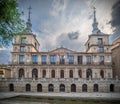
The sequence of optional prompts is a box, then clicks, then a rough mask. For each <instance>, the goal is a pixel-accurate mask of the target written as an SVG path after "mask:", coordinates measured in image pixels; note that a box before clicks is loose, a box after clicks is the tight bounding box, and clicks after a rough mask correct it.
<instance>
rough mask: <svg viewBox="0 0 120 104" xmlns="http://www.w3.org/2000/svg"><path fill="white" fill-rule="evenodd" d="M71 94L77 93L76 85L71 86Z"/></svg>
mask: <svg viewBox="0 0 120 104" xmlns="http://www.w3.org/2000/svg"><path fill="white" fill-rule="evenodd" d="M71 92H76V85H75V84H72V85H71Z"/></svg>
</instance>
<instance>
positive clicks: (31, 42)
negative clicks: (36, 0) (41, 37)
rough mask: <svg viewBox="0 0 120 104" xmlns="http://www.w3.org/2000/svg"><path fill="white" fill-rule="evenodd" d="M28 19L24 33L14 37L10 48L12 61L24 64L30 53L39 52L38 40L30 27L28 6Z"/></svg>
mask: <svg viewBox="0 0 120 104" xmlns="http://www.w3.org/2000/svg"><path fill="white" fill-rule="evenodd" d="M28 10H29V12H28V21H27V23H26V25H27V28H26V33H23V34H18V35H16V36H15V37H14V44H13V50H12V63H13V64H14V63H17V64H25V63H28V62H31V53H34V52H39V46H40V44H39V42H38V40H37V39H36V35H35V34H33V33H32V30H31V27H32V24H31V17H30V16H31V7H29V8H28Z"/></svg>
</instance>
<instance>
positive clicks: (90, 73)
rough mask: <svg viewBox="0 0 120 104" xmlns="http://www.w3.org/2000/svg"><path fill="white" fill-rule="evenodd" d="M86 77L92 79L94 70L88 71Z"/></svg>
mask: <svg viewBox="0 0 120 104" xmlns="http://www.w3.org/2000/svg"><path fill="white" fill-rule="evenodd" d="M86 77H87V79H89V78H92V70H91V69H87V71H86Z"/></svg>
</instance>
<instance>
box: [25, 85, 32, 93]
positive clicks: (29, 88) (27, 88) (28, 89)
mask: <svg viewBox="0 0 120 104" xmlns="http://www.w3.org/2000/svg"><path fill="white" fill-rule="evenodd" d="M26 91H27V92H29V91H31V86H30V84H26Z"/></svg>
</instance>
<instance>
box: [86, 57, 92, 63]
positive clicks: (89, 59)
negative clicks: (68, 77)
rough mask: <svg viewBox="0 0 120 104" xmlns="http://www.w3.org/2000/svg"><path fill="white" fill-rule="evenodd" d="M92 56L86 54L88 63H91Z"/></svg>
mask: <svg viewBox="0 0 120 104" xmlns="http://www.w3.org/2000/svg"><path fill="white" fill-rule="evenodd" d="M91 61H92V60H91V56H86V64H91Z"/></svg>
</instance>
